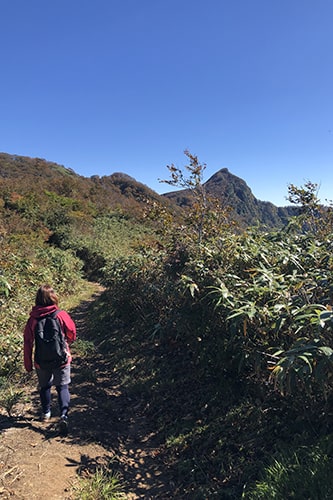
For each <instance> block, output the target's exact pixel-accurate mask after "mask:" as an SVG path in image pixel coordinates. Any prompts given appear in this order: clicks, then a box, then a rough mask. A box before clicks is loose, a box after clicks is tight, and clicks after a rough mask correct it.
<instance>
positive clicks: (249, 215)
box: [164, 168, 294, 227]
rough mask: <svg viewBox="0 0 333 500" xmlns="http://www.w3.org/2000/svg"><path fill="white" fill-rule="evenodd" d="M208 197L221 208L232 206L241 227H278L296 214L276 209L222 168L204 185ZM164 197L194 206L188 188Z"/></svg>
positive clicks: (284, 208)
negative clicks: (259, 225)
mask: <svg viewBox="0 0 333 500" xmlns="http://www.w3.org/2000/svg"><path fill="white" fill-rule="evenodd" d="M204 187H205V189H206V192H207V194H209V195H210V196H212V197H214V198H216V199H218V200H219V202H220V203H221V205H222V206H225V207H231V208H232V215H233V216H234V217H235V219H237V220H238V221H239V222H240V223H241V224H242V225H255V224H264V225H266V226H269V227H277V226H281V225H282V224H284V223H285V222H286V221H287V219H288V217H290V216H291V215H292V214H293V213H294V209H293V207H276V206H275V205H274V204H273V203H270V202H268V201H260V200H258V199H257V198H256V197H255V196H254V195H253V193H252V191H251V189H250V188H249V187H248V185H247V184H246V182H245V181H244V180H243V179H241V178H239V177H237V176H236V175H233V174H231V173H230V172H229V170H228V169H227V168H222V169H221V170H219V171H218V172H216V173H215V174H214V175H212V177H210V178H209V179H208V181H206V182H205V183H204ZM164 196H165V197H167V198H168V199H170V200H173V201H174V202H175V203H177V204H178V205H180V206H187V205H189V204H190V203H191V192H190V190H188V189H183V190H180V191H174V192H171V193H165V194H164Z"/></svg>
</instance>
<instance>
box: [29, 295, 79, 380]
mask: <svg viewBox="0 0 333 500" xmlns="http://www.w3.org/2000/svg"><path fill="white" fill-rule="evenodd" d="M57 310H59V308H58V306H57V305H56V304H53V305H51V306H34V307H33V308H32V310H31V312H30V318H29V319H28V321H27V324H26V325H25V328H24V367H25V369H26V370H27V372H31V370H32V366H33V363H32V351H33V345H34V341H35V326H36V324H37V318H42V317H43V316H47V315H48V314H51V313H53V312H54V311H57ZM57 318H58V319H59V321H60V325H61V329H62V331H63V334H64V336H65V339H66V345H67V350H68V362H67V364H68V363H70V362H71V361H72V356H71V354H70V350H69V344H71V343H72V342H74V340H75V339H76V327H75V323H74V321H73V320H72V318H71V317H70V315H69V314H68V313H67V312H66V311H63V310H59V313H58V315H57ZM34 365H35V366H36V367H37V368H39V366H38V365H37V363H34Z"/></svg>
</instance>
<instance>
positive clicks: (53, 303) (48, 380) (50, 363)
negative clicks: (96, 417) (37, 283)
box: [24, 285, 76, 436]
mask: <svg viewBox="0 0 333 500" xmlns="http://www.w3.org/2000/svg"><path fill="white" fill-rule="evenodd" d="M46 318H52V321H50V320H49V319H46ZM41 319H45V321H41ZM54 320H55V321H54ZM57 320H58V321H57ZM46 321H48V323H47V324H48V325H49V326H48V327H46V323H45V322H46ZM44 323H45V324H44ZM40 325H41V326H40ZM50 325H51V326H50ZM57 325H58V326H57ZM59 326H60V330H59ZM52 328H54V329H57V328H58V331H59V333H58V337H59V338H56V337H57V335H56V334H55V333H54V332H51V330H52ZM43 329H44V331H43ZM47 329H48V331H49V332H51V333H47V332H46V330H47ZM48 335H49V336H50V335H53V338H52V339H51V340H52V342H50V340H48V338H47V336H48ZM43 337H44V338H45V339H46V341H43ZM50 338H51V337H50ZM75 338H76V327H75V323H74V321H73V320H72V318H71V317H70V316H69V314H68V313H67V312H66V311H63V310H60V309H59V307H58V296H57V294H56V293H55V291H54V290H53V288H52V287H51V286H50V285H42V286H41V287H40V288H39V289H38V291H37V294H36V301H35V305H34V306H33V307H32V309H31V312H30V317H29V319H28V321H27V324H26V326H25V329H24V366H25V369H26V371H27V372H31V371H32V369H33V364H34V366H35V368H36V372H37V376H38V382H39V395H40V401H41V406H42V419H43V420H48V419H49V418H50V417H51V387H52V385H54V386H55V388H56V390H57V393H58V404H59V411H60V421H59V431H60V434H61V435H64V436H65V435H67V432H68V420H67V418H68V416H67V415H68V409H69V403H70V393H69V389H68V385H69V383H70V381H71V378H70V369H71V365H70V364H71V360H72V357H71V354H70V350H69V344H71V343H72V342H73V341H74V340H75ZM41 339H42V340H41ZM54 339H55V340H56V341H57V346H58V347H56V350H57V351H61V353H60V354H61V355H60V356H59V355H58V359H56V360H52V359H51V358H50V355H49V354H48V350H50V346H51V345H55V340H54ZM53 350H54V349H53ZM33 351H34V362H33V358H32V355H33ZM51 356H52V355H51Z"/></svg>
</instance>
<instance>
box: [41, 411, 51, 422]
mask: <svg viewBox="0 0 333 500" xmlns="http://www.w3.org/2000/svg"><path fill="white" fill-rule="evenodd" d="M50 418H51V412H50V411H48V412H46V413H43V415H42V420H43V422H45V421H46V420H50Z"/></svg>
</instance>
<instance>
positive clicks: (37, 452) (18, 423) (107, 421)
mask: <svg viewBox="0 0 333 500" xmlns="http://www.w3.org/2000/svg"><path fill="white" fill-rule="evenodd" d="M102 292H103V289H102V287H100V286H99V285H96V287H95V290H94V293H93V294H92V296H91V297H90V299H89V300H86V301H84V302H81V304H80V305H79V306H78V307H77V308H75V309H74V310H71V311H70V315H71V317H72V318H73V319H74V321H75V323H76V326H77V336H78V338H82V339H84V337H85V316H86V313H87V311H88V309H89V307H90V306H91V305H92V303H93V301H94V300H96V298H97V297H98V296H99V295H100V294H101V293H102ZM93 358H94V359H88V360H87V359H86V358H80V357H79V356H78V355H74V359H73V362H72V383H71V387H70V391H71V409H70V427H69V434H68V436H67V437H60V436H59V434H58V431H57V422H58V418H59V417H58V416H57V401H56V391H55V389H54V388H52V404H53V408H54V413H55V416H54V417H52V418H51V420H50V421H48V422H41V421H40V420H39V416H40V405H39V395H38V392H37V377H36V374H35V373H34V372H33V374H32V376H31V377H28V378H27V384H26V386H25V387H24V392H25V393H26V398H23V399H22V401H21V402H19V403H18V404H17V405H16V406H15V411H14V416H13V417H12V418H9V417H8V415H7V414H6V412H5V410H4V409H0V497H1V498H3V499H6V500H7V499H11V500H12V499H14V500H45V498H48V499H50V500H58V499H59V500H60V499H61V500H71V499H73V498H74V496H73V485H75V484H77V483H78V481H79V480H80V478H85V477H89V476H90V475H91V474H92V473H94V472H95V471H96V469H97V468H99V467H103V466H108V465H110V468H111V469H112V470H114V471H115V472H117V474H118V475H119V479H120V483H121V484H122V486H123V491H124V494H125V497H124V498H126V499H128V500H135V499H140V498H143V499H145V500H150V499H167V498H169V499H170V498H175V497H174V495H173V492H172V490H173V488H172V486H173V484H172V482H171V481H170V478H169V477H168V475H167V471H166V467H165V466H164V464H163V461H162V460H161V456H162V455H161V448H160V446H159V444H158V441H157V439H156V436H154V434H153V433H152V432H151V431H150V429H149V422H147V420H146V417H145V414H144V404H143V403H142V402H141V401H140V400H139V399H138V400H134V399H132V398H129V397H127V396H126V391H125V390H124V389H123V387H122V384H121V381H119V380H118V378H117V373H116V371H115V370H114V368H113V366H112V365H111V361H110V359H108V358H107V357H106V356H103V355H102V354H100V353H99V354H97V355H95V354H94V356H93Z"/></svg>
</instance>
